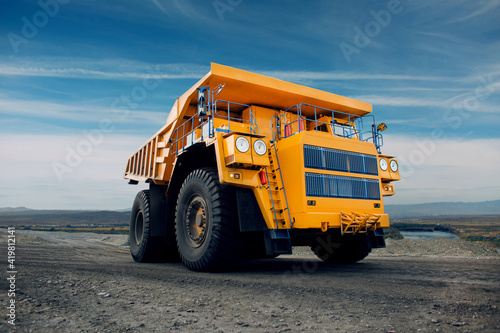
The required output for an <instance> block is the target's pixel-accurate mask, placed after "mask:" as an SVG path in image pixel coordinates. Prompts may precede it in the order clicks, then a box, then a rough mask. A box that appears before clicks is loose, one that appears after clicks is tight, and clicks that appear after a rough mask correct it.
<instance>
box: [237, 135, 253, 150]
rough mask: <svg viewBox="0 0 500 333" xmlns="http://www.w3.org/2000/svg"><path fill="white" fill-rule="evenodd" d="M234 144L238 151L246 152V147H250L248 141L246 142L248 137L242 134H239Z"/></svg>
mask: <svg viewBox="0 0 500 333" xmlns="http://www.w3.org/2000/svg"><path fill="white" fill-rule="evenodd" d="M235 145H236V149H238V151H239V152H240V153H246V152H247V151H248V149H250V142H248V139H247V138H245V137H244V136H240V137H239V138H237V139H236V142H235Z"/></svg>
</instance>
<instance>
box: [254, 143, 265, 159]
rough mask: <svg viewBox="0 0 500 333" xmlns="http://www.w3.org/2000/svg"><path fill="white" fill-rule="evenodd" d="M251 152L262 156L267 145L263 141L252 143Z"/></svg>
mask: <svg viewBox="0 0 500 333" xmlns="http://www.w3.org/2000/svg"><path fill="white" fill-rule="evenodd" d="M253 150H255V152H256V153H257V154H258V155H261V156H262V155H264V154H265V153H266V152H267V145H266V143H265V142H264V141H262V140H256V141H255V142H254V143H253Z"/></svg>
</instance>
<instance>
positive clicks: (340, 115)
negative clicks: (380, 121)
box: [271, 103, 383, 150]
mask: <svg viewBox="0 0 500 333" xmlns="http://www.w3.org/2000/svg"><path fill="white" fill-rule="evenodd" d="M294 109H295V110H294ZM307 110H309V111H312V115H314V119H311V118H310V117H311V116H312V115H311V114H310V115H309V117H307V116H304V113H305V112H306V111H307ZM294 111H295V112H294ZM287 114H293V115H296V117H297V119H295V120H292V121H290V122H287V121H286V118H287V117H286V115H287ZM318 115H320V116H326V117H329V118H330V119H332V121H330V122H325V121H321V120H319V119H321V117H318ZM370 117H371V119H372V121H371V125H372V126H371V128H370V129H369V130H366V131H365V130H364V121H366V120H367V119H368V118H370ZM341 119H343V121H339V120H341ZM302 122H304V123H303V124H302ZM307 122H313V123H314V129H315V131H316V132H318V128H319V127H320V126H321V125H326V126H331V127H332V131H333V134H334V135H336V136H340V137H344V138H349V139H352V138H358V139H359V140H360V141H365V142H373V143H374V144H375V146H376V147H377V150H380V147H382V145H383V138H382V135H381V134H380V133H379V132H378V130H377V128H376V126H375V117H373V115H366V116H364V117H360V116H356V115H352V114H349V113H345V112H342V111H336V110H331V109H327V108H324V107H321V106H315V105H312V104H307V103H300V104H296V105H293V106H291V107H289V108H288V109H286V110H284V111H283V113H282V114H281V115H279V117H278V119H277V121H276V124H274V119H271V126H272V128H273V131H272V133H273V135H274V133H277V135H276V139H284V138H287V137H289V136H292V135H295V134H297V133H300V132H302V131H304V130H307ZM295 123H297V125H295V126H294V124H295ZM282 126H283V128H284V129H285V131H284V132H283V136H282V131H281V130H282V129H281V127H282ZM292 126H294V127H296V130H295V131H293V132H292ZM287 127H288V130H286V129H287ZM338 132H340V133H338Z"/></svg>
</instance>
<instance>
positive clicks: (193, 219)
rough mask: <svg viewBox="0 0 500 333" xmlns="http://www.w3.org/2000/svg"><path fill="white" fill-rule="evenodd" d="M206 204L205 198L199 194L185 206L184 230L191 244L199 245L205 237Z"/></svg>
mask: <svg viewBox="0 0 500 333" xmlns="http://www.w3.org/2000/svg"><path fill="white" fill-rule="evenodd" d="M206 207H207V204H206V202H205V200H204V199H203V198H202V197H201V196H199V195H196V196H194V197H193V198H192V199H191V200H190V202H189V205H188V207H187V212H186V221H185V226H186V232H187V235H188V239H189V241H190V242H191V245H193V246H194V247H199V246H201V245H202V244H203V242H204V241H205V237H206V226H207V215H206Z"/></svg>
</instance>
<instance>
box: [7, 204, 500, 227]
mask: <svg viewBox="0 0 500 333" xmlns="http://www.w3.org/2000/svg"><path fill="white" fill-rule="evenodd" d="M385 212H386V213H388V214H389V216H390V217H391V218H396V219H397V218H424V217H433V216H434V217H435V216H457V215H464V216H473V215H500V200H494V201H483V202H437V203H426V204H415V205H387V206H385ZM129 220H130V209H126V210H120V211H106V210H103V211H90V210H36V209H29V208H26V207H14V208H13V207H7V208H0V226H2V225H3V226H6V225H57V226H66V225H72V226H77V225H120V224H128V223H129Z"/></svg>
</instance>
